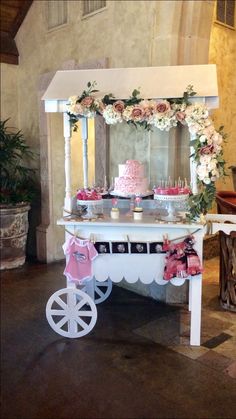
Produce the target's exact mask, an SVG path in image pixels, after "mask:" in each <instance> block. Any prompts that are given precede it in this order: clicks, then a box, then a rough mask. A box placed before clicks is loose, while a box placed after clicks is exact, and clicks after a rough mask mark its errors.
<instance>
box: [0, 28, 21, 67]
mask: <svg viewBox="0 0 236 419" xmlns="http://www.w3.org/2000/svg"><path fill="white" fill-rule="evenodd" d="M0 36H1V41H0V42H1V55H0V58H1V59H0V61H1V63H7V64H18V63H19V60H18V57H19V53H18V49H17V46H16V43H15V40H14V38H13V37H12V36H11V35H10V34H9V33H8V32H2V31H1V32H0Z"/></svg>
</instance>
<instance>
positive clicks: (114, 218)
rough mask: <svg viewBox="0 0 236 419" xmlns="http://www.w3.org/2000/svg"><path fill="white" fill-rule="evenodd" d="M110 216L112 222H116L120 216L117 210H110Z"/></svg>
mask: <svg viewBox="0 0 236 419" xmlns="http://www.w3.org/2000/svg"><path fill="white" fill-rule="evenodd" d="M110 214H111V218H112V219H113V220H117V219H118V218H119V216H120V211H119V208H112V209H111V212H110Z"/></svg>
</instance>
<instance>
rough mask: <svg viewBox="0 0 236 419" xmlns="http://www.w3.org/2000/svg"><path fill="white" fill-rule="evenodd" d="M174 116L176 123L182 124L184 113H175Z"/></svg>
mask: <svg viewBox="0 0 236 419" xmlns="http://www.w3.org/2000/svg"><path fill="white" fill-rule="evenodd" d="M175 116H176V119H177V121H179V122H181V123H183V122H184V120H185V116H186V115H185V113H184V112H181V111H178V112H176V114H175Z"/></svg>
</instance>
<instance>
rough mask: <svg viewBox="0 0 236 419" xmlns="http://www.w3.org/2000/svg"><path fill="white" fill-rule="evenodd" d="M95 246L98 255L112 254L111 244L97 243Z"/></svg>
mask: <svg viewBox="0 0 236 419" xmlns="http://www.w3.org/2000/svg"><path fill="white" fill-rule="evenodd" d="M94 246H95V248H96V250H97V252H98V253H111V252H110V244H109V242H96V243H95V244H94Z"/></svg>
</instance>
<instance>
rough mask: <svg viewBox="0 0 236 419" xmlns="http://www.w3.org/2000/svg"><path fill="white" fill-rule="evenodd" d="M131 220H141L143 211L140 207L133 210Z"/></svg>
mask: <svg viewBox="0 0 236 419" xmlns="http://www.w3.org/2000/svg"><path fill="white" fill-rule="evenodd" d="M133 218H134V220H135V221H140V220H142V219H143V209H142V208H141V207H135V208H134V209H133Z"/></svg>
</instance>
